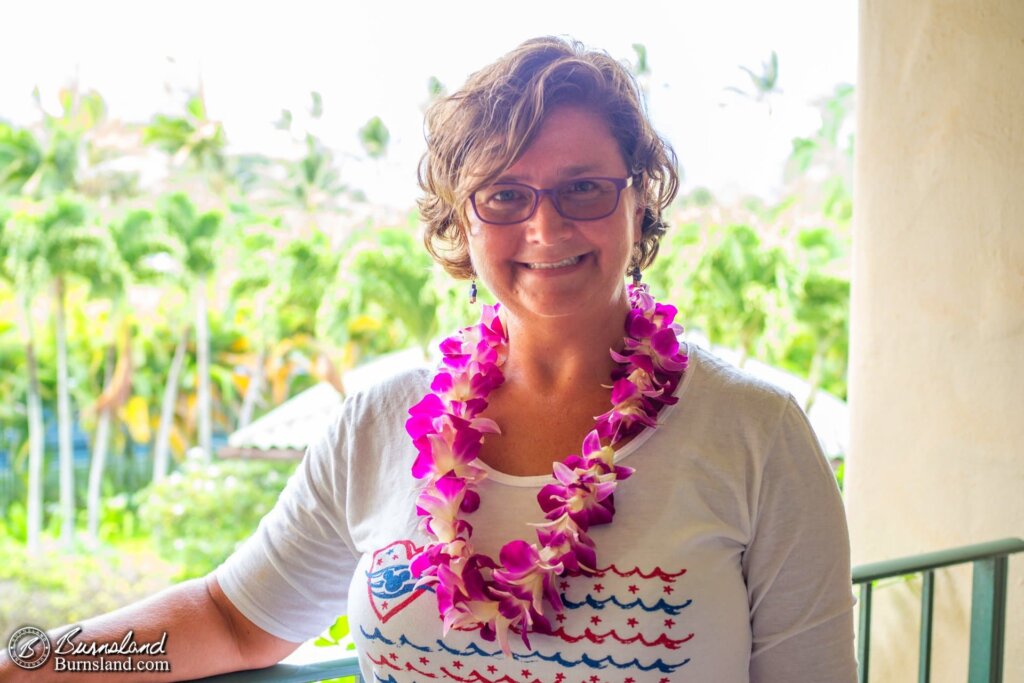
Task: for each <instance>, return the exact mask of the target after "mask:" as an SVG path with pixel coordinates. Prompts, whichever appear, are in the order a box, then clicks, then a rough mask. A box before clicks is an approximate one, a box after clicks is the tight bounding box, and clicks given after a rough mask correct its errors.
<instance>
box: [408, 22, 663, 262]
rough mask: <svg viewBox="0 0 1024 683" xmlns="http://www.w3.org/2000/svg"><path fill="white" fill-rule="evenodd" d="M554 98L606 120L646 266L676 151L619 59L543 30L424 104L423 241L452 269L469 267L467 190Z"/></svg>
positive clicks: (490, 175) (496, 167)
mask: <svg viewBox="0 0 1024 683" xmlns="http://www.w3.org/2000/svg"><path fill="white" fill-rule="evenodd" d="M559 105H576V106H582V107H585V108H587V109H590V110H592V111H595V112H597V113H599V114H600V115H601V116H603V118H604V120H605V121H606V122H607V123H608V127H609V129H610V130H611V133H612V135H613V136H614V138H615V140H616V141H617V143H618V145H619V149H620V151H621V152H622V158H623V160H624V161H625V162H626V167H627V168H628V169H629V172H630V173H632V174H633V175H634V177H635V178H636V181H638V182H635V184H634V187H636V188H637V192H638V193H640V194H641V199H642V202H643V206H644V218H643V223H642V226H641V231H642V234H641V238H640V242H639V244H638V245H637V246H636V248H635V249H634V252H635V253H634V259H635V263H636V264H637V265H639V267H640V268H641V269H643V268H646V267H647V266H648V265H650V264H651V263H652V262H653V261H654V258H655V256H656V255H657V253H658V243H659V240H660V239H661V236H662V235H663V234H665V229H666V225H665V223H664V221H663V220H662V212H663V211H664V210H665V209H666V208H667V207H668V205H669V204H670V203H671V202H672V199H673V198H674V197H675V195H676V191H677V190H678V188H679V175H678V172H677V171H676V165H677V160H676V155H675V152H674V151H673V150H672V147H671V145H669V144H668V142H666V141H665V140H663V139H661V138H660V137H659V136H658V134H657V133H656V132H655V131H654V129H653V127H652V126H651V123H650V121H649V120H648V118H647V112H646V108H645V105H644V99H643V95H642V93H641V90H640V87H639V85H638V84H637V81H636V79H635V78H634V77H633V75H632V74H631V73H630V72H629V70H628V69H627V68H626V67H625V66H623V65H622V64H620V63H619V62H617V61H615V60H614V59H612V58H611V57H610V56H609V55H608V54H607V53H606V52H602V51H597V50H588V49H587V48H586V47H584V45H583V44H582V43H579V42H577V41H572V40H563V39H561V38H555V37H546V38H535V39H532V40H528V41H526V42H525V43H523V44H522V45H520V46H519V47H517V48H515V49H514V50H512V51H511V52H509V53H508V54H506V55H505V56H503V57H502V58H501V59H499V60H498V61H497V62H495V63H493V64H491V65H490V66H488V67H485V68H484V69H482V70H480V71H478V72H476V73H474V74H473V75H472V76H470V77H469V80H468V81H467V82H466V84H465V86H463V88H462V89H461V90H459V91H458V92H455V93H453V94H452V95H449V96H447V97H442V98H439V99H437V100H435V101H434V102H433V103H432V104H431V106H430V107H429V108H428V110H427V113H426V124H425V125H426V139H427V152H426V153H425V154H424V155H423V158H422V160H421V161H420V167H419V184H420V187H421V188H422V189H423V196H422V197H421V198H420V200H419V208H420V215H421V216H422V218H423V221H424V222H425V225H426V229H425V233H424V236H423V240H424V243H425V245H426V247H427V251H429V252H430V254H431V256H433V258H434V259H435V260H436V261H437V262H438V263H440V264H441V265H442V266H444V268H445V270H446V271H448V273H450V274H451V275H453V276H454V277H457V278H463V279H465V278H469V277H471V276H472V275H473V266H472V263H471V262H470V259H469V245H468V242H467V240H466V233H465V228H466V227H467V226H468V224H469V223H468V215H467V213H466V204H467V201H468V199H469V197H470V195H471V194H472V193H473V192H475V191H476V190H477V189H479V188H480V187H483V186H485V185H487V184H488V183H490V182H492V181H493V180H495V179H496V178H497V177H498V176H500V175H501V174H502V173H503V172H505V170H507V169H508V168H509V167H510V166H512V164H514V163H515V161H516V159H518V158H519V156H520V155H522V153H523V152H524V151H525V150H526V148H527V147H528V146H529V145H530V143H531V142H532V140H533V139H534V137H535V136H536V135H537V132H538V131H539V129H540V126H541V124H542V122H543V120H544V117H545V115H546V114H547V113H548V112H549V111H551V110H552V108H554V107H557V106H559Z"/></svg>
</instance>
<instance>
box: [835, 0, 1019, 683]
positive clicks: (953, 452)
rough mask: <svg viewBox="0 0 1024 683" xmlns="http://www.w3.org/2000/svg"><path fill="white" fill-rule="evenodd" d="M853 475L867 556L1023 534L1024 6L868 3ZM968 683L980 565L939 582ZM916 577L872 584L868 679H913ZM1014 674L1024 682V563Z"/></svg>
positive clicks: (916, 0)
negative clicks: (973, 591)
mask: <svg viewBox="0 0 1024 683" xmlns="http://www.w3.org/2000/svg"><path fill="white" fill-rule="evenodd" d="M860 9H861V18H860V22H861V23H860V35H861V38H860V73H859V84H858V111H857V135H858V138H857V161H856V179H855V187H856V194H855V207H856V210H855V231H854V266H853V295H852V296H853V301H852V339H851V365H850V401H851V408H852V421H853V424H852V429H853V431H852V444H851V455H850V461H849V464H848V470H847V471H848V475H847V477H848V478H847V501H848V508H849V515H850V526H851V536H852V544H853V559H854V563H862V562H869V561H875V560H881V559H887V558H892V557H898V556H902V555H908V554H916V553H921V552H927V551H932V550H939V549H943V548H948V547H953V546H958V545H965V544H969V543H976V542H981V541H985V540H993V539H997V538H1002V537H1006V536H1018V537H1024V0H860ZM936 589H937V596H936V610H937V619H938V620H939V623H938V624H937V626H936V632H935V656H934V659H933V666H934V669H933V672H934V673H933V678H932V680H933V681H958V682H959V681H964V680H966V671H967V643H968V622H969V617H970V614H969V603H970V571H969V570H966V571H952V572H951V571H944V572H941V573H940V574H939V575H938V576H937V583H936ZM919 593H920V585H919V583H918V582H911V583H906V582H897V583H895V584H892V585H890V586H887V587H883V588H881V589H879V590H878V591H877V592H876V594H875V604H876V610H877V613H876V619H875V622H874V627H875V630H874V633H873V638H872V643H873V648H872V662H871V668H872V676H871V680H873V681H910V680H917V679H916V673H915V672H916V669H917V627H918V602H917V595H919ZM1007 621H1008V623H1007V640H1006V649H1007V658H1006V665H1005V670H1004V680H1005V681H1024V557H1020V556H1017V558H1016V559H1015V560H1013V561H1011V564H1010V586H1009V606H1008V620H1007Z"/></svg>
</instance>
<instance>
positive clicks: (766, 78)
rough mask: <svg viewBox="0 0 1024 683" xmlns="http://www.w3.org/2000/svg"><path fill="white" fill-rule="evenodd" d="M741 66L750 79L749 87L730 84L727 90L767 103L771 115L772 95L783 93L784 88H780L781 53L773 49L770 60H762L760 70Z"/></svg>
mask: <svg viewBox="0 0 1024 683" xmlns="http://www.w3.org/2000/svg"><path fill="white" fill-rule="evenodd" d="M739 68H740V71H742V72H743V73H745V74H746V75H747V77H748V78H749V79H750V87H749V89H747V88H737V87H735V86H730V87H728V88H726V90H727V91H729V92H734V93H736V94H738V95H740V96H742V97H745V98H747V99H750V100H753V101H754V102H758V103H762V102H763V103H765V104H767V105H768V115H769V116H771V113H772V97H774V96H775V95H778V94H781V93H782V90H780V89H779V55H778V54H776V52H775V50H772V54H771V56H770V57H769V58H768V61H765V62H761V67H760V71H758V72H755V71H754V70H753V69H751V68H749V67H746V66H740V67H739Z"/></svg>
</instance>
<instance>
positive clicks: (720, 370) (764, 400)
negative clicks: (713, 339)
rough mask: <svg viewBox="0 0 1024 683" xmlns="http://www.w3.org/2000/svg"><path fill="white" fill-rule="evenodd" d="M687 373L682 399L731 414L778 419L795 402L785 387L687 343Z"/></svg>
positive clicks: (737, 416)
mask: <svg viewBox="0 0 1024 683" xmlns="http://www.w3.org/2000/svg"><path fill="white" fill-rule="evenodd" d="M687 352H688V355H689V367H688V369H687V373H688V374H689V375H690V376H689V377H688V378H686V380H684V382H685V385H684V387H683V391H684V393H685V399H684V400H686V401H687V402H689V403H691V404H698V405H704V406H705V407H708V408H709V409H710V410H712V411H714V412H716V413H722V412H723V411H724V412H726V413H728V414H730V415H732V416H733V417H735V418H742V417H747V418H757V419H761V420H763V419H769V420H770V419H771V418H772V417H774V418H775V419H778V418H780V417H781V416H782V414H783V413H784V412H785V411H786V410H787V409H788V408H789V407H790V406H791V405H795V402H794V401H793V398H792V396H791V395H790V393H789V392H788V391H786V390H785V389H782V388H781V387H778V386H776V385H774V384H772V383H770V382H766V381H765V380H763V379H760V378H758V377H755V376H754V375H751V374H750V373H748V372H745V371H744V370H742V369H740V368H737V367H735V366H733V365H731V364H729V363H727V362H726V361H724V360H722V359H721V358H719V357H718V356H716V355H714V354H712V353H711V352H710V351H708V350H706V349H704V348H701V347H699V346H697V345H695V344H692V343H688V344H687Z"/></svg>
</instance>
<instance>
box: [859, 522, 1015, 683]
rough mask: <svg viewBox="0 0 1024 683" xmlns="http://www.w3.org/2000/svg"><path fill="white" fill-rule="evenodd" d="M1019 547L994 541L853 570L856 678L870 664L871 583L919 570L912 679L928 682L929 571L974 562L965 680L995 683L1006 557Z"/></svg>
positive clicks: (999, 676) (864, 676) (863, 677)
mask: <svg viewBox="0 0 1024 683" xmlns="http://www.w3.org/2000/svg"><path fill="white" fill-rule="evenodd" d="M1021 551H1024V541H1022V540H1021V539H1019V538H1004V539H1002V540H999V541H990V542H988V543H979V544H977V545H969V546H964V547H962V548H953V549H952V550H942V551H939V552H937V553H927V554H924V555H915V556H913V557H904V558H901V559H898V560H888V561H886V562H875V563H873V564H865V565H861V566H859V567H854V569H853V583H854V584H855V585H858V586H860V621H859V626H858V632H857V660H858V661H859V663H860V666H859V670H858V676H859V678H858V680H859V681H860V683H867V681H868V667H869V666H870V664H871V594H872V590H873V584H874V582H875V581H878V580H880V579H888V578H892V577H897V576H906V575H907V574H922V575H923V576H922V585H921V631H920V636H919V642H920V645H919V646H918V647H919V650H918V673H917V680H918V681H919V682H920V683H928V681H929V680H931V655H932V617H933V614H934V613H933V610H932V608H933V606H934V603H935V593H934V589H935V570H936V569H941V568H942V567H950V566H953V565H957V564H967V563H968V562H971V563H973V564H974V577H973V587H972V590H971V647H970V655H969V660H968V667H967V670H968V675H967V680H968V683H1000V681H1002V680H1003V641H1004V639H1005V637H1004V636H1005V634H1004V632H1003V628H1004V625H1005V622H1006V570H1007V566H1008V560H1009V556H1010V555H1013V554H1014V553H1019V552H1021Z"/></svg>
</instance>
